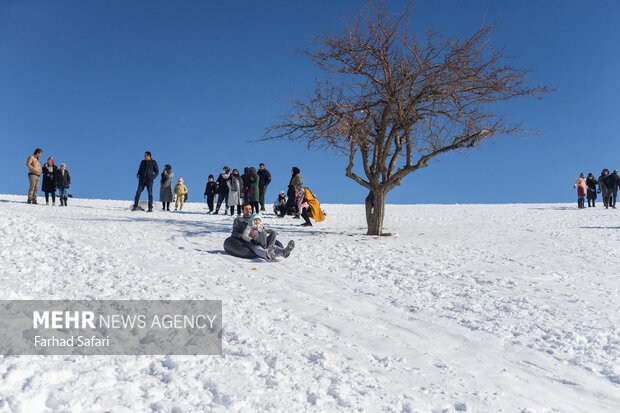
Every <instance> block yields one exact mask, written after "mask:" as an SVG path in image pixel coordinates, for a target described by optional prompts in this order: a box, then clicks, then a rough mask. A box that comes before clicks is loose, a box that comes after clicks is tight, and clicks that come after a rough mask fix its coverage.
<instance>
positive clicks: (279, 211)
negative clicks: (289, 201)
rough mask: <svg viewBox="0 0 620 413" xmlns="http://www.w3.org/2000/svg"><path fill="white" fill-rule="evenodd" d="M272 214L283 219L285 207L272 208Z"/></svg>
mask: <svg viewBox="0 0 620 413" xmlns="http://www.w3.org/2000/svg"><path fill="white" fill-rule="evenodd" d="M274 212H275V213H276V215H278V216H280V217H283V216H284V215H286V207H285V206H277V207H275V208H274Z"/></svg>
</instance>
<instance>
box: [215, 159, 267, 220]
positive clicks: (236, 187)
mask: <svg viewBox="0 0 620 413" xmlns="http://www.w3.org/2000/svg"><path fill="white" fill-rule="evenodd" d="M270 183H271V174H270V173H269V171H268V170H267V169H266V168H265V164H262V163H261V164H260V165H259V166H258V170H257V169H256V168H254V167H253V166H252V167H246V168H244V169H243V174H242V175H240V174H239V170H238V169H236V168H235V169H232V172H231V169H230V167H229V166H224V167H223V168H222V173H220V174H219V176H218V177H217V180H216V179H215V178H214V176H213V175H209V178H208V181H207V185H206V187H205V193H204V199H206V200H207V206H208V207H209V213H213V214H219V212H220V208H221V206H222V204H224V215H226V214H228V211H229V209H230V215H235V209H236V210H237V215H241V209H242V208H241V207H242V205H243V204H244V203H248V204H250V205H251V206H252V211H253V212H256V213H258V212H260V211H265V193H266V192H267V187H268V186H269V184H270ZM216 195H217V204H216V202H215V199H216Z"/></svg>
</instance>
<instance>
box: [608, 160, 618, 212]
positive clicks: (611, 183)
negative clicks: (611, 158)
mask: <svg viewBox="0 0 620 413" xmlns="http://www.w3.org/2000/svg"><path fill="white" fill-rule="evenodd" d="M605 184H606V185H607V206H610V207H612V208H613V209H616V197H617V196H618V186H620V177H619V176H618V171H617V170H615V169H614V171H613V172H612V173H611V175H609V176H608V177H607V178H606V179H605Z"/></svg>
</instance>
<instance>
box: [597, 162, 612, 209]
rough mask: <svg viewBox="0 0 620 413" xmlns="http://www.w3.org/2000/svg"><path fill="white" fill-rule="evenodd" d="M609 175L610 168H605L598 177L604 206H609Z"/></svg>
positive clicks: (599, 190)
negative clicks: (607, 180)
mask: <svg viewBox="0 0 620 413" xmlns="http://www.w3.org/2000/svg"><path fill="white" fill-rule="evenodd" d="M607 176H609V170H607V169H603V170H602V171H601V176H599V177H598V192H599V193H600V194H601V198H603V206H604V207H605V208H607V184H606V183H605V180H606V179H607Z"/></svg>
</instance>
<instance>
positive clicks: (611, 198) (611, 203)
mask: <svg viewBox="0 0 620 413" xmlns="http://www.w3.org/2000/svg"><path fill="white" fill-rule="evenodd" d="M617 196H618V190H617V189H616V190H615V191H609V200H608V201H607V204H608V205H609V206H610V207H612V208H615V207H616V197H617Z"/></svg>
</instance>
